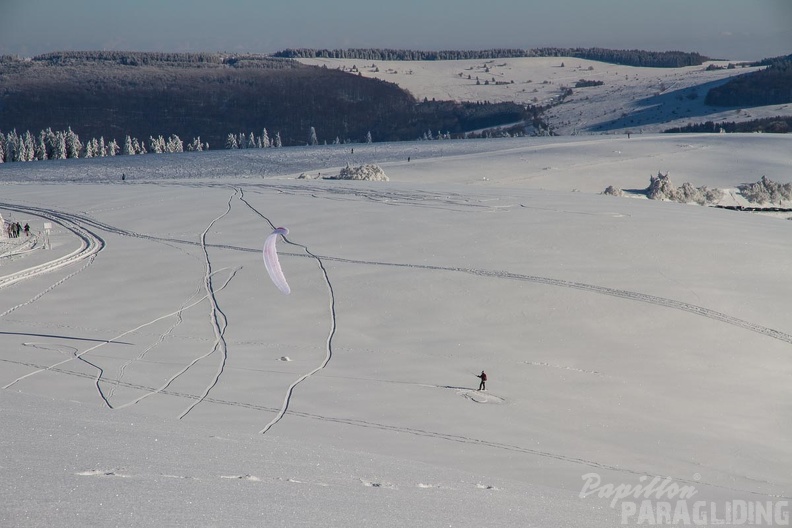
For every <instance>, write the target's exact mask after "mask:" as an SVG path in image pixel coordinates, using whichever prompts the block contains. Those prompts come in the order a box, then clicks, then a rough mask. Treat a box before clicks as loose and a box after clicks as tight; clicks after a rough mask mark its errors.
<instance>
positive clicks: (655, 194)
mask: <svg viewBox="0 0 792 528" xmlns="http://www.w3.org/2000/svg"><path fill="white" fill-rule="evenodd" d="M646 196H647V197H648V198H650V199H652V200H676V196H677V189H676V187H674V184H673V183H671V179H670V178H669V177H668V173H667V172H666V173H665V174H663V173H662V172H658V173H657V176H650V177H649V187H647V188H646Z"/></svg>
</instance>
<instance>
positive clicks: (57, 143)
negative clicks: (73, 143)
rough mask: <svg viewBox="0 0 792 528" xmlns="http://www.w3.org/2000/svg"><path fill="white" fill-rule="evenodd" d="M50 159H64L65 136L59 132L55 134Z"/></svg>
mask: <svg viewBox="0 0 792 528" xmlns="http://www.w3.org/2000/svg"><path fill="white" fill-rule="evenodd" d="M52 159H66V136H65V135H64V134H63V132H61V131H60V130H59V131H58V132H55V140H54V142H53V148H52Z"/></svg>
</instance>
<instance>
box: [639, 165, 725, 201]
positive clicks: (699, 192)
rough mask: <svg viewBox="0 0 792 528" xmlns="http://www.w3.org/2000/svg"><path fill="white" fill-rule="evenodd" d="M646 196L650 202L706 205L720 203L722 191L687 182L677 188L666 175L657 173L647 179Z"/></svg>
mask: <svg viewBox="0 0 792 528" xmlns="http://www.w3.org/2000/svg"><path fill="white" fill-rule="evenodd" d="M646 196H647V197H648V198H650V199H652V200H671V201H673V202H680V203H697V204H699V205H706V204H708V203H715V202H718V201H720V200H721V199H722V198H723V191H721V190H720V189H709V188H707V187H694V186H693V185H692V184H690V183H687V182H685V183H683V184H682V186H681V187H679V188H677V187H675V186H674V184H673V183H672V182H671V179H670V178H669V177H668V173H665V174H663V173H661V172H658V173H657V176H651V177H650V178H649V187H647V188H646Z"/></svg>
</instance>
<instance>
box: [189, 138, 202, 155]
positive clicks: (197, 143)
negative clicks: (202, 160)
mask: <svg viewBox="0 0 792 528" xmlns="http://www.w3.org/2000/svg"><path fill="white" fill-rule="evenodd" d="M202 150H203V143H201V136H198V137H197V138H193V140H192V142H190V143H189V144H188V145H187V151H188V152H201V151H202Z"/></svg>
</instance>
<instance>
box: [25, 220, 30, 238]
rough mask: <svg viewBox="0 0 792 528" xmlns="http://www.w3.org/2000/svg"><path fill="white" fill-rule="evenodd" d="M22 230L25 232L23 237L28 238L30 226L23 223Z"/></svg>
mask: <svg viewBox="0 0 792 528" xmlns="http://www.w3.org/2000/svg"><path fill="white" fill-rule="evenodd" d="M24 230H25V236H30V224H28V223H27V222H25V227H24Z"/></svg>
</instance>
